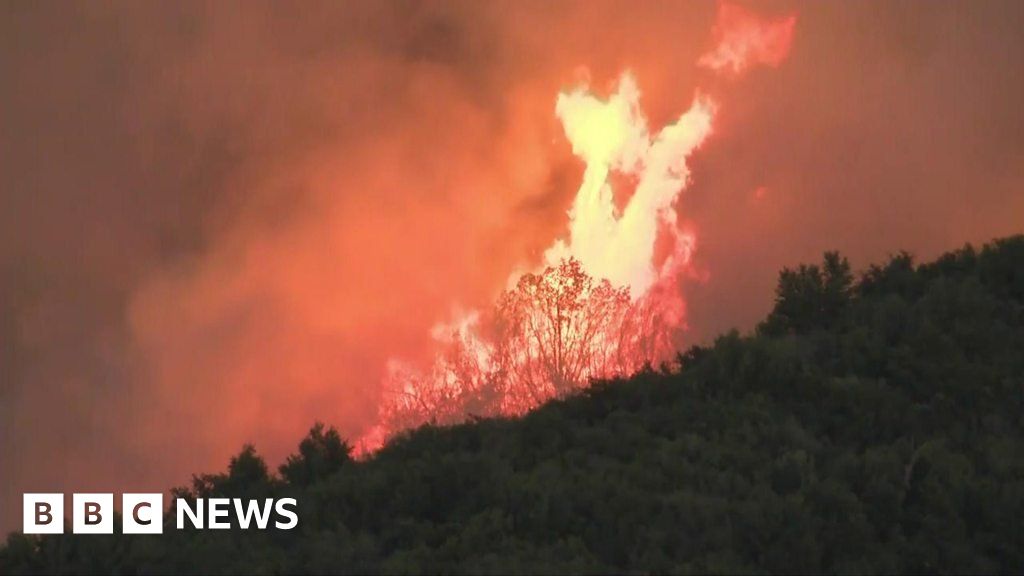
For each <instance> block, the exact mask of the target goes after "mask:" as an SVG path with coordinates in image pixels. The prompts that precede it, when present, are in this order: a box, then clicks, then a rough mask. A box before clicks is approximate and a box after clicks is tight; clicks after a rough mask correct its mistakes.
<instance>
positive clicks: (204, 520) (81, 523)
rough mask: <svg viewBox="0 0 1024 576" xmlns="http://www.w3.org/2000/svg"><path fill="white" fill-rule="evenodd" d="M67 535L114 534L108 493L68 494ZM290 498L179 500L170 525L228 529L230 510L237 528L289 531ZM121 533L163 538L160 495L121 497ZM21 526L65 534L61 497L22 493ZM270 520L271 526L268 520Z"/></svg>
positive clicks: (292, 522)
mask: <svg viewBox="0 0 1024 576" xmlns="http://www.w3.org/2000/svg"><path fill="white" fill-rule="evenodd" d="M71 502H72V508H71V531H72V532H73V533H75V534H113V533H114V495H113V494H72V497H71ZM297 505H298V504H297V502H296V500H295V499H294V498H281V499H279V500H276V501H275V500H274V499H273V498H265V499H262V500H242V499H240V498H209V499H206V500H204V499H203V498H198V499H196V501H195V503H194V504H190V503H189V502H188V501H187V500H185V499H183V498H178V499H176V500H175V503H174V509H175V511H176V514H175V516H176V518H175V520H176V522H175V526H176V527H177V529H178V530H184V529H185V526H186V524H188V525H191V527H192V528H195V529H197V530H204V529H209V530H226V529H229V528H231V527H232V526H231V522H230V518H231V513H232V512H234V516H235V519H236V520H237V521H238V527H239V528H240V529H242V530H248V529H250V528H258V529H260V530H266V529H267V528H268V527H270V526H273V527H274V528H277V529H278V530H291V529H292V528H295V527H296V526H298V524H299V516H298V514H297V513H296V511H295V508H296V506H297ZM121 513H122V514H121V532H122V533H124V534H163V531H164V495H163V494H122V495H121ZM22 514H23V520H24V521H23V523H22V524H23V526H22V532H24V533H25V534H63V533H64V494H61V493H49V494H25V495H24V500H23V508H22ZM272 517H273V518H274V522H273V523H271V518H272Z"/></svg>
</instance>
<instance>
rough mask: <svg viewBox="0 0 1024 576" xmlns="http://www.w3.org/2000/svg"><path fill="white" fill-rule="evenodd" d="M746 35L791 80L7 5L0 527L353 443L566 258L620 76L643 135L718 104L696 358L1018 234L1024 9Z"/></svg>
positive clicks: (553, 41) (872, 16) (579, 51)
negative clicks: (485, 317)
mask: <svg viewBox="0 0 1024 576" xmlns="http://www.w3.org/2000/svg"><path fill="white" fill-rule="evenodd" d="M755 9H756V11H757V12H759V13H762V14H764V15H766V16H771V17H784V16H786V15H789V14H798V23H797V25H796V29H795V33H794V38H793V44H792V50H791V53H790V55H789V58H788V59H787V60H786V61H784V62H781V63H779V64H778V66H777V67H772V66H767V67H761V68H758V69H753V70H749V71H747V72H746V73H745V74H744V75H743V77H742V78H729V77H718V76H716V75H714V74H712V73H711V72H710V71H709V70H707V69H702V68H699V67H697V66H695V62H696V61H697V60H698V58H699V57H700V56H701V55H702V54H704V53H705V52H706V51H707V50H708V49H709V48H711V46H712V44H713V35H712V26H713V24H714V19H715V14H716V5H715V3H714V2H692V3H691V2H643V3H628V4H627V3H625V2H578V3H555V4H551V3H547V2H533V3H531V2H510V3H483V2H462V3H454V2H436V3H427V4H419V3H404V2H403V3H371V2H363V3H353V4H339V3H335V2H325V3H322V4H316V3H312V4H305V5H303V6H301V9H297V7H296V6H293V5H290V4H275V3H268V4H262V3H250V2H245V3H237V4H229V3H223V2H220V3H212V4H209V5H203V4H198V3H186V4H183V5H172V4H138V3H124V4H105V5H93V4H87V3H81V4H72V5H68V4H64V3H20V4H11V3H8V4H5V5H3V7H2V8H0V10H2V12H3V14H2V15H0V69H2V70H3V71H4V72H3V77H4V80H3V82H2V85H0V114H2V120H0V126H3V129H2V130H0V178H2V179H3V187H2V188H0V200H2V205H0V206H2V209H0V279H2V282H0V454H2V459H0V475H2V480H3V481H2V482H0V511H2V512H0V513H2V517H0V527H2V528H4V529H7V528H11V527H15V526H16V519H17V517H18V508H19V507H20V506H19V504H18V503H19V502H20V493H22V492H25V491H67V492H70V491H76V490H77V491H88V490H96V491H112V492H119V491H124V490H129V489H147V490H158V489H163V488H166V487H168V486H170V485H172V484H180V483H183V482H185V481H187V480H188V478H189V475H190V474H191V473H193V472H201V471H212V470H217V469H221V468H222V467H223V465H224V463H225V462H226V459H227V457H228V456H229V455H230V454H231V453H232V452H234V451H236V450H237V449H238V448H239V447H240V446H241V444H242V443H243V442H246V441H252V442H255V443H256V445H257V448H258V449H260V450H261V451H262V452H264V453H266V454H267V455H268V456H269V457H270V459H271V460H272V461H274V462H277V461H278V460H279V459H280V458H281V457H282V456H283V455H284V454H286V453H287V452H288V451H291V450H293V449H294V447H295V445H296V443H297V441H298V439H299V438H300V437H301V436H302V434H303V433H304V431H305V430H306V429H308V427H309V426H310V425H311V424H312V422H313V421H314V420H316V419H320V420H324V421H326V422H328V423H331V424H334V425H337V426H338V427H339V429H340V430H342V431H343V433H345V434H346V435H356V434H358V433H360V432H361V431H362V430H363V429H364V428H365V427H366V426H368V425H370V424H372V420H373V417H374V413H375V412H374V410H375V408H376V402H377V400H378V393H379V390H378V386H379V382H380V379H381V375H382V373H383V370H384V365H385V361H386V359H387V358H389V357H392V356H401V357H405V358H413V359H416V358H422V357H424V356H425V355H426V354H427V353H428V352H427V346H426V344H427V340H428V339H429V329H430V327H431V326H432V325H434V324H435V323H437V322H439V321H443V320H446V319H448V318H450V316H451V314H452V313H453V310H454V309H455V308H456V307H463V308H478V307H483V306H486V305H487V304H488V303H489V302H491V301H492V299H493V297H494V296H495V294H496V293H497V292H498V291H499V290H501V289H502V288H504V287H505V282H506V281H507V278H508V276H509V273H510V272H511V271H513V270H515V269H519V268H523V267H529V266H534V265H536V264H537V263H538V262H539V261H540V260H541V258H542V251H543V250H544V249H545V248H546V247H548V246H549V245H551V243H552V242H553V241H554V240H555V239H556V238H558V237H559V236H560V235H563V234H564V233H565V227H566V210H567V209H568V208H569V206H570V203H571V201H572V197H573V194H574V193H575V191H576V189H577V187H578V186H579V183H580V178H581V175H582V171H583V167H582V164H581V163H580V161H579V160H578V159H577V158H575V157H574V156H573V155H572V152H571V150H570V147H569V144H568V143H567V141H566V139H565V136H564V133H563V131H562V128H561V125H560V123H559V121H558V119H557V118H556V116H555V113H554V107H555V99H556V97H557V94H558V93H559V92H560V91H563V90H566V89H567V88H570V87H572V86H573V85H575V84H577V83H578V82H579V81H580V80H581V79H582V78H584V77H587V78H589V80H590V85H591V87H592V88H593V89H594V90H595V91H597V92H599V93H603V94H607V93H609V92H610V91H611V90H612V89H613V88H614V83H615V81H616V80H617V79H618V78H619V76H620V74H621V73H622V72H623V71H625V70H630V71H632V73H633V75H634V76H635V78H636V80H637V84H638V86H639V88H640V90H641V92H642V96H641V102H642V106H643V109H644V111H645V112H646V114H647V116H648V118H649V120H650V122H651V124H652V125H653V126H656V127H660V126H662V125H664V124H665V123H667V122H670V121H672V120H673V119H674V118H675V117H677V116H678V114H679V113H680V112H682V111H683V110H685V108H686V107H687V106H688V105H689V103H690V102H691V101H692V99H693V95H694V91H695V89H696V88H697V87H698V86H700V87H702V89H705V90H707V91H708V92H709V93H711V94H712V95H714V97H715V99H716V101H717V102H718V103H719V104H720V111H719V113H718V115H717V117H716V125H715V130H714V134H713V135H712V136H711V137H710V138H709V139H708V141H707V142H706V143H705V145H704V146H703V147H702V148H701V149H700V150H699V151H698V152H697V153H695V154H694V155H693V157H692V158H691V162H690V170H691V177H692V179H693V181H692V185H691V187H690V189H689V190H687V191H686V192H685V193H684V194H683V196H682V198H681V201H680V203H679V205H678V215H679V218H680V220H681V221H685V222H686V223H687V224H688V225H689V226H692V227H693V229H694V230H696V231H697V237H698V245H697V251H696V253H695V255H694V259H695V264H696V265H697V267H698V268H699V269H700V270H702V271H704V272H706V281H704V282H697V281H694V282H691V283H688V284H686V285H685V286H683V288H682V289H683V290H684V291H685V293H686V296H687V299H688V310H689V324H690V331H689V332H688V338H689V339H690V340H691V341H694V342H698V341H706V340H708V339H709V338H712V337H713V336H714V335H715V334H717V333H719V332H721V331H723V330H727V329H729V328H731V327H739V328H741V329H746V328H749V327H751V326H752V325H753V323H754V322H755V321H756V320H757V319H758V318H759V317H760V316H761V315H763V314H764V313H765V311H766V310H767V308H768V306H769V305H770V302H771V298H772V292H771V291H772V288H773V286H774V281H775V275H776V274H777V271H778V269H779V268H780V267H781V266H783V265H791V264H794V263H798V262H801V261H808V260H812V259H815V258H817V257H818V256H819V255H820V253H821V252H822V251H824V250H826V249H833V248H836V249H839V250H841V251H843V252H844V253H846V254H849V255H850V256H851V258H852V260H853V262H854V264H855V265H857V266H864V265H866V264H867V263H868V262H870V261H876V260H879V259H881V258H884V257H885V256H886V255H887V254H888V253H891V252H894V251H897V250H899V249H907V250H911V251H913V252H915V253H917V254H918V255H920V256H921V257H924V258H927V257H931V256H934V255H936V254H937V253H939V252H940V251H942V250H946V249H951V248H955V247H958V246H959V245H961V244H963V243H964V242H966V241H973V242H980V241H984V240H986V239H990V238H992V237H994V236H999V235H1006V234H1010V233H1015V232H1021V231H1024V107H1022V106H1021V105H1020V103H1021V102H1024V77H1022V75H1021V74H1020V70H1021V69H1024V35H1022V34H1021V32H1020V31H1021V30H1024V3H1020V2H1006V3H994V2H977V3H962V2H949V3H943V2H932V3H928V4H927V5H924V4H920V3H915V2H905V3H902V2H895V3H892V2H887V3H884V4H883V3H873V2H872V3H869V2H857V3H823V2H811V3H806V4H804V3H792V2H766V3H757V4H756V6H755Z"/></svg>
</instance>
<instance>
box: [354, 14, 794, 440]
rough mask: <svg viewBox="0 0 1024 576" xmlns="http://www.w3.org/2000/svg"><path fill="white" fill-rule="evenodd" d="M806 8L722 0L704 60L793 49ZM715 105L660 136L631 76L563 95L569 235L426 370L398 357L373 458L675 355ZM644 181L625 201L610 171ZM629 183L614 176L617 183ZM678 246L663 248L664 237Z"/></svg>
mask: <svg viewBox="0 0 1024 576" xmlns="http://www.w3.org/2000/svg"><path fill="white" fill-rule="evenodd" d="M795 22H796V17H795V16H790V17H786V18H783V19H779V20H773V21H764V20H761V19H759V18H757V17H755V16H753V15H751V14H750V13H748V12H746V11H744V10H742V9H740V8H737V7H734V6H731V5H729V4H725V3H723V4H721V5H720V9H719V15H718V22H717V24H716V25H715V28H714V35H715V37H716V41H717V48H716V49H715V50H713V51H712V52H709V53H708V54H705V55H704V56H702V57H701V58H700V60H699V61H698V64H699V65H701V66H704V67H708V68H711V69H713V70H716V71H722V70H731V71H733V72H735V73H739V72H741V71H743V70H744V69H746V68H747V67H748V66H750V65H752V64H767V65H771V66H776V65H778V64H779V63H780V62H781V61H782V59H784V58H785V57H786V54H787V53H788V50H789V45H790V41H791V39H792V33H793V26H794V24H795ZM715 110H716V105H715V103H714V102H713V101H712V100H711V99H710V97H708V96H705V95H702V94H701V93H700V92H698V93H697V95H696V96H695V97H694V99H693V101H692V103H691V105H690V107H689V109H688V110H687V111H686V112H685V113H683V114H682V115H680V116H679V117H678V119H677V120H676V121H675V122H673V123H671V124H669V125H667V126H665V127H664V128H662V129H661V130H659V131H658V132H657V133H655V134H652V133H651V132H650V130H649V127H648V124H647V119H646V117H645V116H644V114H643V112H642V110H641V108H640V90H639V88H638V86H637V83H636V81H635V80H634V78H633V76H632V75H630V74H629V73H628V72H627V73H625V74H623V75H622V77H621V78H620V79H619V82H618V84H617V86H616V89H615V91H614V92H613V93H612V94H611V95H610V96H609V97H608V98H607V99H601V98H599V97H597V96H595V95H594V94H592V93H591V92H590V91H589V90H588V88H587V86H585V85H584V86H580V87H577V88H575V89H573V90H571V91H568V92H564V93H562V94H559V95H558V98H557V100H556V104H555V114H556V116H557V117H558V119H559V120H560V121H561V123H562V127H563V129H564V131H565V134H566V137H567V139H568V141H569V143H570V144H571V145H572V150H573V153H574V154H575V155H576V156H578V157H579V158H580V159H581V160H582V161H583V162H584V164H585V169H584V172H583V180H582V183H581V184H580V187H579V189H578V190H577V192H576V196H575V198H574V201H573V203H572V207H571V209H570V211H569V213H568V217H569V222H568V235H567V237H566V238H564V239H558V240H556V241H555V242H554V243H553V244H552V245H551V246H550V247H549V248H548V249H547V250H546V251H545V252H544V265H543V266H541V267H540V268H539V269H537V270H535V271H534V272H533V273H527V274H521V275H520V274H513V275H512V276H511V277H510V278H509V282H508V285H509V289H508V290H506V291H505V293H504V294H503V295H502V297H501V298H500V299H499V301H498V302H497V304H496V306H495V307H494V309H493V310H491V311H489V312H480V311H472V312H469V313H466V314H462V315H461V316H460V317H458V318H457V319H456V320H455V321H453V322H452V323H450V324H441V325H439V326H437V327H435V328H434V330H433V331H432V336H433V339H434V341H435V343H436V344H437V346H438V353H437V355H436V357H435V358H434V360H433V363H432V365H431V366H429V367H427V368H426V369H425V370H421V369H420V368H418V367H416V366H414V365H412V364H409V363H407V362H404V361H401V360H395V359H393V360H391V361H390V363H389V365H388V372H387V375H386V376H385V379H384V386H383V397H382V400H381V404H380V410H379V414H378V416H379V423H378V425H377V426H375V427H374V428H372V429H371V430H370V431H369V432H368V433H367V434H366V435H365V436H364V437H363V438H362V439H361V440H359V441H358V442H357V443H356V446H357V451H358V452H360V453H367V452H370V451H373V450H375V449H376V448H378V447H379V446H381V445H382V444H383V443H384V442H385V441H386V440H387V438H389V437H390V436H392V435H393V434H395V433H396V432H399V431H401V430H403V429H406V428H411V427H414V426H417V425H419V424H423V423H426V422H435V423H454V422H458V421H461V420H462V419H464V418H466V417H467V416H495V415H517V414H522V413H523V412H526V411H527V410H530V409H531V408H533V407H536V406H537V405H539V404H541V403H543V402H545V401H546V400H548V399H551V398H554V397H558V396H561V395H563V394H566V393H569V392H571V391H573V390H576V389H578V388H580V387H583V386H587V385H588V384H589V383H590V382H591V381H592V380H594V379H601V378H609V377H614V376H619V375H625V374H629V373H632V372H635V371H636V370H638V369H640V368H642V367H643V366H644V365H645V364H648V363H656V362H661V361H664V360H667V359H668V358H669V357H670V356H671V354H673V352H674V350H675V349H676V347H675V346H674V344H675V342H674V338H675V337H676V335H677V334H679V332H680V331H681V330H683V329H685V322H686V303H685V301H684V299H683V296H682V294H681V292H680V289H679V285H680V283H681V282H683V281H685V280H687V279H688V278H691V277H693V276H694V275H695V274H694V271H693V269H692V259H691V257H692V254H693V251H694V249H695V246H696V235H695V234H694V232H693V231H691V230H686V229H683V228H682V227H681V226H680V224H679V222H678V216H677V213H676V207H675V204H676V201H677V200H678V198H679V195H680V194H681V193H682V191H683V190H685V189H686V187H687V185H688V184H689V178H690V172H689V168H688V166H687V160H688V158H689V157H690V156H691V155H692V154H693V153H694V151H696V150H697V149H698V148H699V147H700V146H701V144H702V143H703V142H704V141H705V139H706V138H707V137H708V136H709V135H710V134H711V132H712V121H713V119H714V116H715ZM616 173H617V174H620V175H625V176H627V178H626V179H625V180H626V181H629V182H635V187H634V189H633V190H632V194H631V195H630V196H629V199H628V202H627V203H626V205H625V206H624V207H623V208H621V209H619V208H618V207H617V206H616V203H615V194H614V191H613V189H612V180H611V177H612V176H613V174H616ZM618 181H619V180H616V182H618ZM666 245H667V246H669V247H670V248H671V250H669V252H668V256H664V255H663V252H664V251H662V256H661V257H660V258H659V257H658V252H659V251H658V250H657V249H656V248H657V247H659V246H666Z"/></svg>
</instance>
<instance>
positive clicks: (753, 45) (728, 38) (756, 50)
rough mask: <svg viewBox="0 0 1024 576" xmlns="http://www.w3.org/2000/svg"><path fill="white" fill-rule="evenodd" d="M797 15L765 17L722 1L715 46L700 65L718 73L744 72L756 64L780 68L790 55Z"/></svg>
mask: <svg viewBox="0 0 1024 576" xmlns="http://www.w3.org/2000/svg"><path fill="white" fill-rule="evenodd" d="M795 27H796V15H790V16H786V17H783V18H777V19H763V18H760V17H758V16H756V15H755V14H752V13H750V12H748V11H747V10H744V9H743V8H741V7H739V6H735V5H733V4H729V3H728V2H721V3H719V5H718V17H717V20H716V21H715V27H714V29H713V30H712V35H713V36H714V38H715V48H714V49H713V50H711V51H710V52H708V53H707V54H705V55H703V56H701V58H700V60H698V61H697V64H698V65H700V66H703V67H705V68H709V69H711V70H713V71H715V72H726V71H728V72H732V73H733V74H737V75H738V74H741V73H742V72H744V71H745V70H747V69H748V68H749V67H750V66H752V65H754V64H763V65H766V66H771V67H773V68H774V67H777V66H778V65H779V64H781V63H782V61H783V60H785V59H786V56H788V55H789V47H790V45H791V44H792V42H793V30H794V28H795Z"/></svg>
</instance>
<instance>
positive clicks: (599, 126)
mask: <svg viewBox="0 0 1024 576" xmlns="http://www.w3.org/2000/svg"><path fill="white" fill-rule="evenodd" d="M639 99H640V91H639V89H638V88H637V86H636V81H635V80H634V79H633V77H632V76H631V75H629V74H628V73H627V74H625V75H623V77H622V79H621V80H620V81H619V85H618V90H617V91H616V93H615V94H613V95H612V96H611V98H609V99H608V100H607V101H606V102H602V101H600V100H599V99H598V98H597V97H595V96H593V95H591V94H589V93H588V92H587V91H586V90H585V89H583V88H580V89H576V90H574V91H573V92H570V93H568V94H561V95H559V97H558V102H557V104H556V106H555V112H556V114H557V115H558V117H559V118H560V119H561V120H562V124H563V126H564V128H565V133H566V136H567V137H568V139H569V142H570V143H571V144H572V149H573V152H574V153H575V154H576V155H577V156H579V157H580V158H582V159H583V161H584V162H585V163H586V170H585V171H584V173H583V184H582V185H581V186H580V188H579V190H578V191H577V193H576V199H575V201H574V202H573V205H572V209H571V211H570V213H569V220H570V223H569V242H568V243H565V242H562V241H559V242H556V243H555V244H554V245H553V246H552V247H551V248H550V249H549V250H548V251H547V253H546V254H545V260H546V261H547V262H548V264H554V263H557V262H558V261H560V260H562V259H565V258H569V257H573V258H576V259H578V260H579V261H580V262H582V263H583V267H584V269H585V270H586V271H587V273H588V274H590V275H591V276H594V277H596V278H607V279H608V280H609V281H611V282H612V283H613V284H615V285H617V286H628V287H629V289H630V293H631V294H632V295H633V297H634V298H636V297H639V296H641V295H643V294H645V293H646V292H647V290H648V289H649V288H650V287H651V285H652V284H653V283H654V282H655V281H656V280H657V278H658V276H659V273H658V271H656V270H655V269H654V247H655V240H656V237H657V233H658V230H659V224H665V225H667V226H668V227H669V228H670V229H674V225H675V218H676V213H675V211H674V210H673V209H672V207H673V204H674V202H675V200H676V199H677V197H678V195H679V193H680V192H681V191H682V190H683V188H685V186H686V184H687V180H688V178H689V170H688V169H687V167H686V158H687V157H688V156H689V155H690V154H691V153H692V152H693V151H694V150H695V149H696V148H697V147H698V146H699V145H700V144H701V143H702V142H703V141H704V139H705V138H706V137H707V136H708V134H710V133H711V119H712V116H713V114H714V105H713V103H712V102H711V100H710V99H709V98H707V97H702V96H697V97H696V98H695V99H694V101H693V104H692V105H691V107H690V109H689V110H688V111H687V112H686V113H685V114H683V115H682V116H681V117H680V118H679V119H678V120H677V121H676V122H675V123H674V124H671V125H669V126H666V127H665V128H663V129H662V130H661V131H660V132H659V133H658V134H657V136H656V137H655V138H654V139H653V141H652V139H651V137H650V135H649V133H648V130H647V121H646V119H645V117H644V115H643V113H642V112H641V111H640V103H639ZM613 170H614V171H618V172H621V173H623V174H626V175H630V176H634V177H636V178H637V182H638V183H637V186H636V190H635V191H634V193H633V196H632V197H630V199H629V203H628V204H627V205H626V207H625V209H624V210H623V211H622V214H616V210H615V203H614V194H613V191H612V188H611V184H610V183H609V182H608V177H609V174H610V173H611V172H612V171H613Z"/></svg>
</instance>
